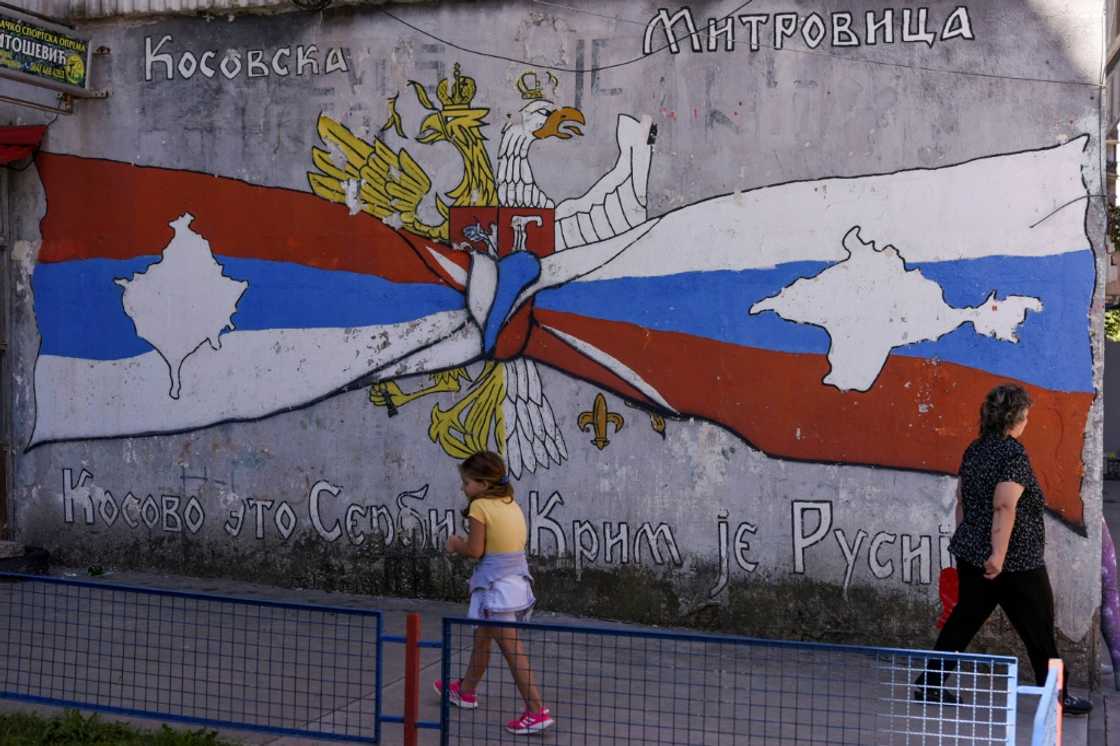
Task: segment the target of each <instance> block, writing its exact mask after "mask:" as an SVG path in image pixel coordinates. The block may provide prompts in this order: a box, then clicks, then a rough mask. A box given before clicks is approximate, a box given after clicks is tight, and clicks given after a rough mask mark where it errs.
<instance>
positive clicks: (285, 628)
mask: <svg viewBox="0 0 1120 746" xmlns="http://www.w3.org/2000/svg"><path fill="white" fill-rule="evenodd" d="M381 632H382V617H381V613H380V612H378V611H371V610H364V609H352V608H337V607H326V606H317V605H310V604H299V603H284V602H277V601H266V600H261V599H254V598H233V597H229V596H216V595H209V594H204V593H185V592H181V591H167V590H156V589H151V588H142V587H133V586H127V585H116V584H110V583H102V582H91V581H82V580H75V579H68V578H55V577H41V576H31V575H19V574H10V573H0V640H2V641H3V642H2V643H0V698H4V699H14V700H21V701H25V702H37V703H42V704H52V705H65V706H72V707H78V708H82V709H86V710H98V711H104V712H111V713H119V714H125V715H139V716H143V717H157V718H159V719H160V720H165V721H171V722H183V723H192V724H198V725H206V726H213V727H224V728H243V729H249V730H256V731H265V732H269V733H276V734H286V735H295V736H306V737H314V738H319V739H326V740H335V741H354V742H365V743H377V742H378V741H379V737H380V720H381V718H380V714H381Z"/></svg>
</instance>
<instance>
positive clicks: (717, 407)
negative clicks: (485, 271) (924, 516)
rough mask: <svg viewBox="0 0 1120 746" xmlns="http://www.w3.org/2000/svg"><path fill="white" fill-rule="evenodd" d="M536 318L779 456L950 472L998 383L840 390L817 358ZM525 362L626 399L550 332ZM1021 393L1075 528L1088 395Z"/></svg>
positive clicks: (1038, 457) (984, 379) (929, 373)
mask: <svg viewBox="0 0 1120 746" xmlns="http://www.w3.org/2000/svg"><path fill="white" fill-rule="evenodd" d="M535 314H536V317H537V319H538V321H539V322H540V323H542V324H547V325H548V326H553V327H556V328H557V329H559V330H562V331H564V332H566V333H568V334H571V335H573V336H575V337H578V338H579V339H582V340H585V341H586V342H588V343H590V344H592V345H594V346H596V347H598V348H600V349H602V350H604V351H606V352H608V353H609V354H610V355H612V356H614V357H615V358H617V359H618V360H619V361H621V362H622V363H624V364H625V365H627V366H629V367H630V368H631V369H633V370H634V371H635V372H636V373H638V374H639V375H640V376H642V377H643V378H644V379H645V380H646V381H647V382H649V383H650V384H651V385H652V386H654V387H655V388H656V389H657V390H658V391H659V392H660V393H661V395H662V396H664V397H665V400H666V401H668V402H669V403H670V404H671V405H672V406H673V407H675V408H676V409H677V410H678V411H679V412H680V413H681V414H683V415H693V416H698V417H703V418H704V419H707V420H710V421H712V422H716V423H718V424H721V425H723V426H725V427H727V428H729V429H730V430H732V431H733V432H735V433H737V434H738V435H739V436H741V437H742V438H744V439H745V440H747V441H748V442H750V443H751V444H752V445H753V446H755V447H756V448H758V449H760V450H762V451H764V452H765V453H767V454H769V455H771V456H778V457H784V458H792V459H799V460H806V461H822V462H836V463H852V464H869V465H876V466H885V467H894V468H903V469H918V470H922V471H931V472H938V473H943V474H956V473H957V469H958V468H959V466H960V459H961V455H962V453H963V452H964V449H965V447H966V446H967V445H968V444H969V443H970V442H971V441H972V439H973V438H975V437H976V428H977V420H976V418H977V413H978V411H979V407H980V403H981V402H982V401H983V399H984V396H985V395H986V394H987V392H988V391H989V390H990V389H991V388H992V387H993V386H995V385H996V384H998V383H1003V382H1006V379H1004V378H1000V377H997V376H993V375H991V374H989V373H985V372H983V371H979V370H975V369H972V368H967V367H964V366H960V365H955V364H951V363H944V362H936V361H929V360H921V359H916V358H908V357H903V356H891V357H889V358H888V359H887V363H886V365H885V366H884V369H883V372H882V373H881V374H880V375H879V378H878V380H877V381H876V383H875V386H874V387H873V388H872V389H871V390H870V391H868V392H866V393H859V392H842V391H838V390H837V389H835V388H834V387H832V386H826V385H824V384H822V383H821V379H822V378H824V376H825V375H826V374H827V373H828V370H829V365H828V360H827V358H826V357H825V356H823V355H808V354H794V353H785V352H772V351H768V350H761V349H757V348H749V347H739V346H737V345H731V344H727V343H724V342H717V341H715V340H711V339H705V338H701V337H693V336H691V335H687V334H680V333H677V332H659V331H653V330H650V329H644V328H642V327H639V326H635V325H632V324H626V323H620V322H614V321H604V320H602V319H588V318H584V317H581V316H575V315H572V314H566V313H560V312H555V311H546V310H542V309H539V308H538V309H537V310H536V312H535ZM528 353H529V354H531V355H533V356H540V358H541V359H542V360H544V361H546V362H549V363H550V364H552V365H555V366H557V367H560V368H562V369H563V370H567V371H570V372H573V373H575V374H576V375H580V376H581V377H583V378H586V379H588V380H591V381H594V382H596V383H598V384H600V385H602V386H604V387H607V388H611V389H613V390H615V391H618V393H620V394H623V395H625V396H633V389H632V388H631V387H630V386H628V385H626V386H625V387H624V388H620V387H619V386H618V378H617V376H615V375H614V374H613V373H610V372H609V371H606V369H605V368H602V366H599V365H597V364H588V363H587V362H586V359H584V360H583V361H580V360H576V358H583V356H582V355H581V354H580V353H578V352H576V351H575V350H574V348H572V347H571V346H569V345H567V344H566V343H564V342H562V341H561V340H560V339H559V338H557V337H555V336H553V335H551V334H540V333H539V332H538V333H537V334H535V337H534V339H533V340H531V344H530V346H529V348H528ZM604 372H605V374H604ZM1023 386H1024V387H1025V388H1026V389H1027V390H1028V391H1030V393H1031V396H1032V397H1033V398H1034V400H1035V406H1034V407H1033V408H1032V409H1031V422H1030V426H1029V427H1028V428H1027V430H1026V433H1025V435H1024V438H1023V441H1024V444H1025V445H1026V447H1027V450H1028V452H1029V453H1030V456H1031V461H1032V464H1033V465H1034V468H1035V471H1036V473H1037V474H1038V477H1039V481H1040V482H1041V484H1042V488H1043V491H1044V492H1045V493H1046V498H1047V506H1048V507H1050V508H1051V509H1053V510H1054V511H1055V512H1056V513H1057V514H1058V515H1060V516H1061V517H1062V518H1063V519H1064V520H1066V521H1067V522H1069V523H1071V524H1074V525H1077V526H1082V527H1083V526H1084V514H1083V506H1082V503H1081V477H1082V474H1083V466H1082V462H1081V452H1082V448H1083V446H1084V432H1085V423H1086V420H1087V418H1088V414H1089V408H1090V407H1091V406H1092V403H1093V395H1092V394H1091V393H1067V392H1056V391H1051V390H1049V389H1042V388H1038V387H1035V386H1031V385H1029V384H1025V383H1024V384H1023ZM907 498H908V496H906V495H899V499H907Z"/></svg>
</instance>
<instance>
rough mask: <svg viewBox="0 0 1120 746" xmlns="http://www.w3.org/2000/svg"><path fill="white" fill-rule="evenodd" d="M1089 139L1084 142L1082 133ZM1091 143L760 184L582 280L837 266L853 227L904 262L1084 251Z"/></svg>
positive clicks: (654, 233)
mask: <svg viewBox="0 0 1120 746" xmlns="http://www.w3.org/2000/svg"><path fill="white" fill-rule="evenodd" d="M1086 137H1087V136H1086ZM1086 137H1080V138H1077V139H1076V140H1073V141H1071V142H1069V143H1067V144H1065V145H1062V146H1059V147H1054V148H1048V149H1043V150H1033V151H1027V152H1024V153H1015V154H1010V155H999V156H992V157H987V158H980V159H977V160H975V161H970V162H968V163H964V164H960V165H956V166H947V167H945V168H938V169H922V170H911V171H900V172H898V173H894V174H888V175H881V176H866V177H859V178H833V179H820V180H817V181H805V182H796V183H791V184H780V185H777V186H771V187H764V188H760V189H756V190H754V191H750V192H741V193H736V194H730V195H726V196H722V197H715V198H712V199H709V200H705V201H702V202H698V203H695V204H692V205H689V206H687V207H683V208H681V209H678V210H675V211H673V212H670V213H667V214H665V215H663V216H661V219H660V222H658V224H657V225H656V226H655V227H654V228H653V229H652V230H650V231H649V233H648V234H647V235H645V236H643V237H642V238H641V239H639V240H637V241H635V242H634V245H633V246H630V247H629V248H628V249H627V250H626V252H624V253H623V254H621V255H620V256H618V257H617V258H615V259H614V260H613V261H610V262H609V263H607V264H605V265H604V266H603V267H601V268H600V269H598V270H597V271H595V272H592V273H590V274H588V275H585V276H584V277H582V278H581V280H582V281H584V282H592V281H595V280H606V279H614V278H619V277H658V276H665V275H674V274H680V273H684V272H704V271H716V270H732V271H737V270H745V269H760V268H766V267H773V266H776V265H779V264H783V263H786V262H794V261H824V262H834V261H840V260H841V259H843V258H844V257H845V253H844V248H843V246H842V244H841V241H842V239H843V237H844V235H845V234H846V233H847V232H848V231H849V230H851V228H852V227H853V226H857V225H858V226H860V228H861V229H862V230H861V234H862V235H863V237H864V239H865V240H869V241H875V242H876V244H877V245H878V246H879V247H883V246H886V245H887V244H891V245H894V246H895V247H896V248H897V249H898V250H899V253H900V254H901V255H902V256H903V257H905V259H906V261H907V262H909V263H917V262H937V261H952V260H959V259H972V258H978V257H983V256H993V255H1007V256H1047V255H1054V254H1062V253H1066V252H1070V251H1077V250H1084V249H1087V248H1089V246H1090V244H1089V239H1088V237H1087V236H1086V234H1085V210H1086V203H1087V200H1086V199H1085V198H1086V197H1087V196H1088V191H1087V189H1086V186H1085V183H1084V181H1083V180H1082V177H1081V167H1082V163H1083V161H1084V158H1085V154H1084V152H1083V149H1084V146H1085V143H1086Z"/></svg>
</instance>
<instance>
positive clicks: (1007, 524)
mask: <svg viewBox="0 0 1120 746" xmlns="http://www.w3.org/2000/svg"><path fill="white" fill-rule="evenodd" d="M1022 495H1023V485H1021V484H1019V483H1017V482H1000V483H999V484H997V485H996V493H995V495H994V497H993V498H992V553H991V555H990V556H989V557H988V561H987V562H985V563H984V577H985V578H987V579H988V580H992V579H993V578H995V577H996V576H997V575H999V574H1000V573H1001V572H1003V561H1004V559H1006V558H1007V544H1008V542H1010V541H1011V529H1013V528H1014V527H1015V508H1016V506H1018V504H1019V498H1020V497H1022Z"/></svg>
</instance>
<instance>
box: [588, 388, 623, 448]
mask: <svg viewBox="0 0 1120 746" xmlns="http://www.w3.org/2000/svg"><path fill="white" fill-rule="evenodd" d="M578 424H579V429H580V430H582V431H584V432H587V429H588V428H592V427H593V428H595V437H594V438H592V439H591V442H592V443H594V444H595V447H596V448H598V449H599V450H600V451H601V450H603V449H604V448H606V447H607V445H609V444H610V440H608V439H607V425H614V431H615V432H616V433H617V432H618V431H619V430H621V429H622V428H623V427H624V426H625V425H626V420H624V419H622V415H620V414H619V413H618V412H611V411H609V410H608V409H607V399H606V397H605V396H603V395H602V394H596V395H595V401H594V402H593V403H592V404H591V411H590V412H580V414H579V420H578Z"/></svg>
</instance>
